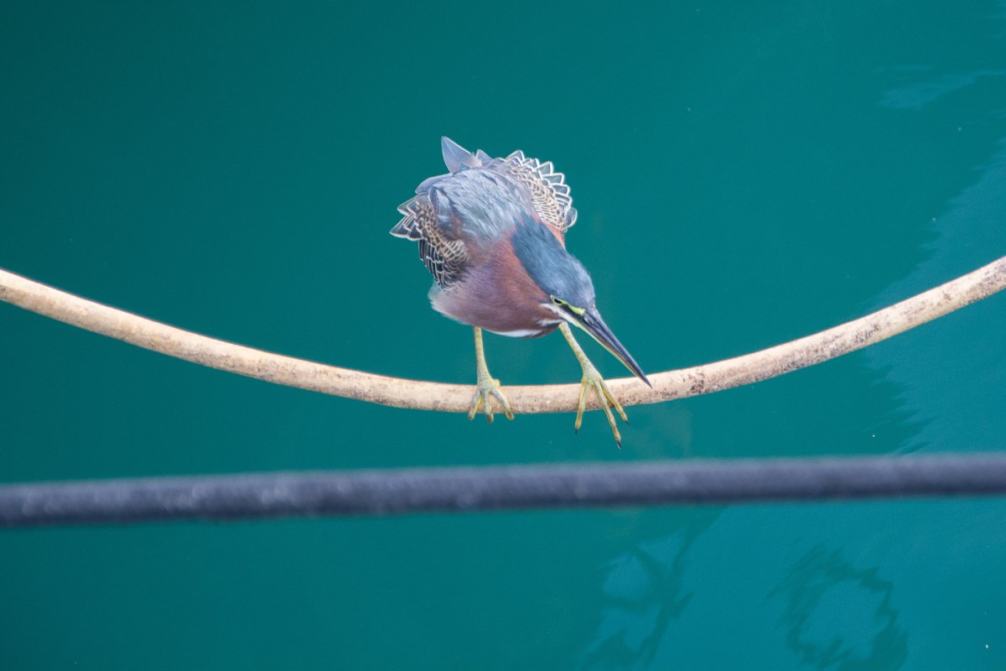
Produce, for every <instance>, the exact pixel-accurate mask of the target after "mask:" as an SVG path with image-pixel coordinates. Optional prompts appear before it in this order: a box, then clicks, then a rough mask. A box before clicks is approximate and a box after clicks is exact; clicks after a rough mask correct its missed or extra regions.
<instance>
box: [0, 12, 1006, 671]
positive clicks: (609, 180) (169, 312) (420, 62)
mask: <svg viewBox="0 0 1006 671" xmlns="http://www.w3.org/2000/svg"><path fill="white" fill-rule="evenodd" d="M147 4H148V3H45V2H43V3H8V4H6V5H4V6H3V7H2V8H0V63H2V64H3V67H2V68H0V96H2V97H0V101H2V105H0V267H3V268H5V269H8V270H11V271H14V272H17V273H22V274H25V275H28V276H30V277H32V278H35V279H38V280H41V281H44V282H47V283H50V284H53V285H55V286H58V287H61V288H64V289H67V290H69V291H72V292H75V293H78V294H81V295H84V296H87V297H91V298H94V299H97V300H99V301H102V302H105V303H108V304H111V305H115V306H118V307H121V308H124V309H127V310H132V311H136V312H138V313H140V314H143V315H146V316H150V317H153V318H155V319H158V320H161V321H165V322H168V323H172V324H176V325H178V326H181V327H183V328H188V329H192V330H195V331H198V332H202V333H207V334H211V335H214V336H217V337H221V338H224V339H229V340H234V341H237V342H241V343H245V344H249V345H252V346H256V347H260V348H264V349H269V350H273V351H278V352H283V353H287V354H291V355H295V356H300V357H305V358H309V359H315V360H320V361H326V362H331V363H334V364H337V365H343V366H349V367H354V368H359V369H364V370H370V371H375V372H381V373H386V374H391V375H400V376H406V377H415V378H425V379H434V380H444V381H455V382H470V381H472V380H473V378H474V366H473V357H472V352H471V336H470V332H469V331H468V330H466V329H465V328H463V327H461V326H459V325H457V324H454V323H452V322H449V321H447V320H445V319H443V318H442V317H440V316H439V315H437V314H435V313H434V312H433V311H432V310H430V309H429V307H428V304H427V301H426V297H425V294H426V290H427V287H428V285H429V279H428V276H427V274H426V271H425V270H424V269H423V268H422V266H421V265H420V264H419V263H418V262H417V259H416V250H415V248H414V247H413V246H412V245H410V244H406V243H404V242H402V241H400V240H395V239H393V238H391V237H389V236H388V235H387V231H388V229H389V228H390V227H391V226H392V225H393V224H394V223H395V222H396V220H397V214H396V212H395V207H396V205H398V204H399V203H400V202H402V201H403V200H405V199H406V198H408V197H409V195H410V194H411V193H412V190H413V188H414V187H415V185H416V184H417V183H418V182H419V181H420V180H421V179H423V178H424V177H426V176H429V175H431V174H435V173H439V172H441V171H442V170H443V168H442V164H441V162H440V157H439V149H438V139H439V137H440V135H442V134H448V135H450V136H452V137H453V138H454V139H456V140H457V141H459V142H460V143H462V144H464V145H466V146H469V147H471V148H474V147H482V148H484V149H486V150H487V151H489V152H490V153H492V154H494V155H500V154H505V153H508V152H510V151H511V150H513V149H515V148H522V149H524V150H526V151H527V152H528V153H530V154H532V155H535V156H540V157H542V158H543V159H550V160H553V161H555V162H556V164H557V166H558V168H559V169H561V170H563V171H564V172H566V174H567V176H568V179H569V181H570V183H571V185H572V187H573V195H574V198H575V199H576V205H577V207H578V209H579V211H580V219H579V223H578V224H577V226H576V228H575V229H573V230H572V232H571V233H570V235H569V238H568V243H569V247H570V249H571V250H572V251H573V252H574V253H575V254H577V255H578V256H579V257H580V258H581V259H582V260H583V261H584V263H585V264H586V265H587V267H588V268H589V269H590V270H591V271H592V273H593V277H594V281H595V284H596V285H597V289H598V294H599V305H600V306H601V308H602V310H603V311H604V313H605V315H606V317H607V320H608V322H609V324H611V325H612V327H613V328H614V329H615V331H616V332H617V333H618V334H619V336H620V337H621V339H622V340H623V342H625V343H626V345H627V346H629V348H630V349H631V351H632V352H633V354H634V355H635V356H636V358H637V359H638V360H639V361H640V363H641V364H642V365H643V366H644V367H645V368H646V369H647V370H649V371H658V370H664V369H668V368H672V367H679V366H686V365H692V364H697V363H702V362H707V361H712V360H716V359H719V358H722V357H727V356H732V355H736V354H740V353H743V352H747V351H751V350H755V349H758V348H761V347H764V346H768V345H771V344H775V343H778V342H782V341H785V340H789V339H791V338H794V337H798V336H801V335H805V334H808V333H810V332H813V331H816V330H819V329H821V328H825V327H827V326H831V325H834V324H836V323H839V322H842V321H845V320H847V319H850V318H853V317H856V316H859V315H862V314H864V313H865V312H867V311H870V310H873V309H876V308H879V307H882V306H884V305H886V304H888V303H890V302H893V301H895V300H898V299H900V298H904V297H907V296H909V295H912V294H914V293H916V292H918V291H920V290H923V289H925V288H928V287H930V286H933V285H935V284H938V283H940V282H943V281H945V280H947V279H950V278H952V277H954V276H956V275H959V274H961V273H964V272H966V271H968V270H971V269H973V268H974V267H977V266H978V265H980V264H983V263H986V262H988V261H990V260H992V259H993V258H996V257H998V256H1001V255H1003V254H1006V228H1004V223H1006V197H1004V192H1006V4H1003V3H1002V2H998V3H996V2H955V3H951V2H939V1H929V2H907V1H903V2H835V3H821V2H761V3H741V2H736V3H725V2H705V1H698V2H688V3H673V4H667V3H638V4H635V3H619V4H617V5H611V4H604V5H600V4H598V5H590V4H588V3H566V4H552V3H524V2H516V3H493V4H479V3H470V2H466V3H457V2H452V3H438V4H435V5H430V4H427V3H416V4H415V5H406V4H404V3H402V4H400V5H391V4H380V3H308V2H303V3H292V4H290V5H286V6H284V5H282V4H281V3H273V4H266V3H207V6H204V3H194V2H188V3H162V4H160V5H153V6H146V5H147ZM1004 329H1006V296H998V297H995V298H992V299H990V300H988V301H985V302H983V303H981V304H978V305H975V306H973V307H970V308H968V309H967V310H965V311H962V312H960V313H956V314H953V315H951V316H949V317H947V318H945V319H942V320H940V321H938V322H936V323H933V324H930V325H928V326H926V327H923V328H921V329H918V330H916V331H912V332H910V333H908V334H906V335H902V336H900V337H898V338H896V339H894V340H892V341H888V342H886V343H883V344H881V345H879V346H876V347H873V348H871V349H869V350H867V351H864V352H861V353H857V354H854V355H851V356H848V357H845V358H843V359H841V360H837V361H833V362H829V363H827V364H824V365H821V366H817V367H814V368H812V369H809V370H806V371H802V372H798V373H795V374H792V375H789V376H786V377H784V378H781V379H776V380H772V381H769V382H765V383H763V384H759V385H756V386H751V387H746V388H743V389H737V390H733V391H729V392H725V393H720V394H716V395H712V396H709V397H703V398H694V399H687V400H684V401H678V402H675V403H670V404H663V405H659V406H649V407H637V408H631V409H630V411H629V413H630V416H631V419H632V424H631V426H629V427H627V428H626V429H625V431H624V437H625V444H624V449H622V450H621V451H617V450H616V449H615V448H614V446H613V444H612V441H611V438H610V436H609V434H608V430H607V428H606V426H605V424H604V421H603V419H602V418H600V417H599V416H596V415H590V416H588V417H587V418H586V422H585V428H584V430H583V431H581V433H580V435H574V433H573V431H572V421H573V418H572V416H571V415H549V416H526V417H518V418H517V420H516V421H514V422H513V423H507V422H505V421H497V422H496V423H495V424H494V425H493V426H491V427H490V426H487V425H486V423H485V422H484V421H482V420H479V421H477V422H474V423H469V422H468V421H466V420H465V419H464V418H463V417H462V416H456V415H447V414H436V413H422V412H408V411H403V410H395V409H390V408H383V407H377V406H372V405H365V404H361V403H358V402H353V401H348V400H342V399H335V398H329V397H324V396H320V395H316V394H311V393H308V392H303V391H298V390H293V389H287V388H282V387H277V386H273V385H269V384H265V383H261V382H256V381H252V380H248V379H244V378H240V377H236V376H233V375H228V374H225V373H221V372H217V371H212V370H208V369H205V368H200V367H197V366H194V365H190V364H187V363H183V362H180V361H177V360H173V359H169V358H166V357H162V356H159V355H156V354H153V353H150V352H146V351H142V350H139V349H136V348H133V347H130V346H127V345H124V344H122V343H119V342H115V341H112V340H109V339H106V338H102V337H99V336H96V335H92V334H88V333H84V332H82V331H80V330H77V329H74V328H71V327H69V326H65V325H61V324H57V323H55V322H52V321H49V320H46V319H44V318H41V317H38V316H35V315H32V314H28V313H26V312H23V311H20V310H18V309H16V308H13V307H10V306H5V305H0V481H5V482H15V481H29V480H46V479H68V478H102V477H113V476H139V475H166V474H191V473H221V472H234V471H258V470H272V469H348V468H360V467H399V466H411V465H455V464H493V463H528V462H551V461H568V462H577V461H594V460H606V461H611V462H616V461H620V462H639V461H642V460H645V459H658V458H672V459H679V458H691V457H721V458H731V457H762V456H764V457H770V456H797V455H807V456H811V455H820V454H839V455H853V454H893V453H906V452H921V453H927V452H942V451H970V450H997V449H1003V447H1004V443H1003V436H1004V434H1006V413H1004V407H1006V406H1004V398H1006V389H1004V381H1006V353H1004V348H1003V333H1004ZM486 346H487V355H488V357H489V363H490V366H491V369H492V370H493V372H494V374H495V375H496V376H498V377H501V378H502V379H503V382H504V383H513V384H519V383H534V382H562V381H573V380H575V379H576V378H577V376H578V373H579V371H578V368H577V365H576V362H575V360H574V359H573V357H572V356H571V355H570V354H569V352H568V351H567V349H566V345H565V343H563V342H562V339H561V338H559V337H557V336H552V337H548V338H545V339H541V340H531V341H518V340H510V339H504V338H500V337H495V336H488V337H487V343H486ZM588 353H589V354H591V355H592V356H593V357H594V360H595V362H596V363H597V364H598V365H599V367H600V368H601V370H602V371H603V372H605V373H606V374H608V375H621V374H622V372H621V371H620V370H619V368H618V364H617V363H616V362H614V361H613V360H612V359H611V358H610V357H608V356H606V355H605V354H604V353H603V352H602V351H601V350H599V348H596V347H590V348H589V350H588ZM1004 521H1006V502H1004V501H1000V500H955V501H925V502H902V503H857V504H839V503H833V504H823V505H803V506H796V505H760V506H734V507H695V508H691V507H686V508H668V509H646V510H638V509H633V510H618V511H591V512H567V511H561V512H554V511H553V512H528V513H519V514H516V513H514V514H511V513H507V514H486V515H469V516H438V515H427V516H417V517H410V518H401V519H386V520H372V519H369V520H362V519H361V520H299V521H270V522H249V523H239V524H228V525H217V524H158V525H145V526H136V527H130V528H92V529H55V530H45V531H19V532H2V533H0V669H3V670H5V671H6V670H8V669H10V670H21V669H26V670H27V669H63V668H75V669H101V670H106V671H107V670H111V669H232V668H233V669H267V668H270V669H275V668H284V669H738V668H743V669H805V668H809V669H814V668H817V669H828V670H830V669H837V670H857V671H859V670H862V671H865V670H882V669H883V670H886V669H934V670H936V669H939V670H944V669H1001V668H1004V667H1006V578H1004V576H1003V567H1004V566H1006V524H1004Z"/></svg>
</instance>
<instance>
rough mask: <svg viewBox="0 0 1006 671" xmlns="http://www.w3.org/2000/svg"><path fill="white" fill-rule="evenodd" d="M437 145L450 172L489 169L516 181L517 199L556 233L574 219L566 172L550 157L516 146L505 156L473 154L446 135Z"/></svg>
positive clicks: (471, 173)
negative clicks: (540, 157) (527, 152)
mask: <svg viewBox="0 0 1006 671" xmlns="http://www.w3.org/2000/svg"><path fill="white" fill-rule="evenodd" d="M440 149H441V152H442V153H443V156H444V164H445V165H446V166H447V169H448V170H450V171H451V175H458V176H465V175H469V176H471V177H472V178H473V179H477V177H478V176H480V175H482V176H484V175H485V172H486V171H489V172H491V173H494V174H496V175H499V176H501V177H503V178H504V180H505V182H506V183H508V184H511V185H516V186H517V188H518V189H519V190H520V191H521V192H522V194H521V195H522V197H521V198H520V199H521V200H524V201H526V202H527V203H528V205H529V206H530V207H531V208H532V209H533V210H534V212H535V214H536V215H537V217H538V219H539V220H540V221H541V222H542V223H544V224H545V225H547V226H549V227H551V228H552V229H554V230H555V231H556V232H557V233H559V234H560V236H565V233H566V231H567V230H569V229H570V228H572V227H573V225H574V224H575V223H576V208H574V207H573V196H572V194H571V193H570V189H569V185H568V184H566V176H565V175H564V174H563V173H561V172H557V171H556V170H555V166H553V165H552V162H551V161H544V162H543V161H539V160H538V159H536V158H532V157H530V156H525V155H524V152H523V151H520V150H519V149H518V150H517V151H515V152H513V153H512V154H510V155H509V156H507V157H506V158H492V157H490V156H489V155H488V154H486V153H485V152H484V151H482V150H481V149H479V150H478V151H476V152H475V153H474V154H473V153H471V152H470V151H468V150H467V149H465V148H464V147H462V146H461V145H459V144H458V143H456V142H454V141H453V140H451V139H450V138H448V137H443V138H441V139H440ZM441 179H443V177H439V178H438V177H433V178H431V179H429V180H427V182H424V183H423V184H421V185H420V189H422V188H423V187H424V186H428V185H429V183H430V182H435V181H438V180H441ZM508 197H509V196H508Z"/></svg>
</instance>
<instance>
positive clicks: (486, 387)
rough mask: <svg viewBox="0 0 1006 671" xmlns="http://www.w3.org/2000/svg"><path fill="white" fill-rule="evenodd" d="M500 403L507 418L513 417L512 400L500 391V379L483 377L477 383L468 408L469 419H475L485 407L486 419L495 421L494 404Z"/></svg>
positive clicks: (490, 421)
mask: <svg viewBox="0 0 1006 671" xmlns="http://www.w3.org/2000/svg"><path fill="white" fill-rule="evenodd" d="M494 404H498V405H499V407H500V408H502V409H503V415H504V416H505V417H506V418H507V419H513V410H512V409H511V408H510V401H508V400H507V397H506V396H504V395H503V392H502V391H500V381H499V380H494V379H492V378H483V379H480V380H479V381H478V383H476V385H475V394H474V395H472V404H471V406H469V408H468V419H475V415H477V414H478V412H479V409H480V408H481V409H483V410H484V412H485V415H486V421H488V422H489V423H490V424H492V422H493V419H494V417H493V405H494Z"/></svg>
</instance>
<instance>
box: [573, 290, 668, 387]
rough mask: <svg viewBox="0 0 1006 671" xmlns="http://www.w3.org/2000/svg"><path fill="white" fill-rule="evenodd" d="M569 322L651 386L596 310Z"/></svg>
mask: <svg viewBox="0 0 1006 671" xmlns="http://www.w3.org/2000/svg"><path fill="white" fill-rule="evenodd" d="M570 321H572V322H573V324H574V325H575V326H579V327H580V328H581V329H583V330H584V331H586V332H587V334H588V335H590V337H591V338H593V339H594V340H596V341H597V342H599V343H600V344H601V346H602V347H604V349H606V350H608V351H609V352H611V354H612V355H613V356H614V357H615V358H616V359H618V360H619V361H621V362H622V365H624V366H625V367H626V368H628V369H629V370H630V371H631V372H632V374H633V375H635V376H636V377H638V378H639V379H640V380H642V381H643V382H645V383H646V386H648V387H652V386H653V385H652V384H650V381H649V380H648V379H647V378H646V373H644V372H643V369H642V368H640V367H639V364H638V363H636V360H635V359H633V358H632V355H631V354H629V350H627V349H625V346H624V345H622V343H620V342H619V341H618V338H616V337H615V334H614V333H612V332H611V329H610V328H608V325H607V324H605V323H604V320H603V319H601V313H600V312H598V311H597V308H591V309H589V310H587V311H586V312H584V313H583V315H578V316H577V317H575V318H574V319H572V320H570Z"/></svg>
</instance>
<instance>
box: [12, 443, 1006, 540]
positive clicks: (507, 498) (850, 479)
mask: <svg viewBox="0 0 1006 671" xmlns="http://www.w3.org/2000/svg"><path fill="white" fill-rule="evenodd" d="M989 494H1006V455H999V454H969V455H963V454H961V455H940V456H926V457H917V456H916V457H891V456H877V457H855V458H813V459H811V458H808V459H744V460H731V461H713V460H710V461H705V460H700V461H658V462H646V463H638V464H616V463H605V464H601V463H592V464H583V465H542V466H490V467H479V468H460V467H458V468H430V469H405V470H378V471H343V472H321V473H317V472H316V473H261V474H247V475H220V476H196V477H163V478H143V479H123V480H105V481H86V482H66V483H33V484H14V485H4V486H0V526H3V527H31V526H42V525H72V524H108V523H127V522H149V521H157V520H180V519H214V520H236V519H251V518H262V517H289V516H318V515H396V514H402V513H419V512H465V511H475V510H499V509H520V508H525V509H526V508H561V507H614V506H651V505H671V504H700V503H705V504H710V503H721V504H722V503H743V502H758V501H818V500H825V499H863V498H883V497H908V496H934V497H942V496H977V495H989Z"/></svg>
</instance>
